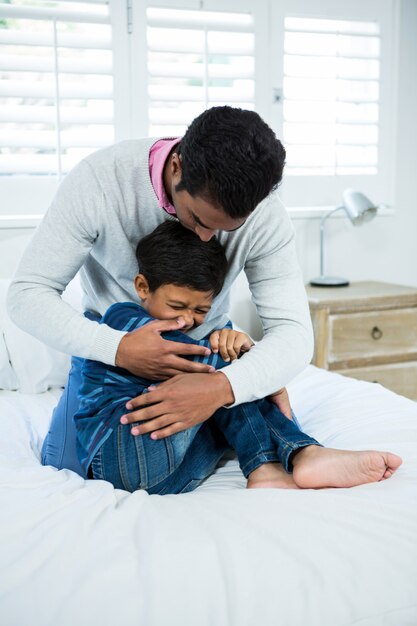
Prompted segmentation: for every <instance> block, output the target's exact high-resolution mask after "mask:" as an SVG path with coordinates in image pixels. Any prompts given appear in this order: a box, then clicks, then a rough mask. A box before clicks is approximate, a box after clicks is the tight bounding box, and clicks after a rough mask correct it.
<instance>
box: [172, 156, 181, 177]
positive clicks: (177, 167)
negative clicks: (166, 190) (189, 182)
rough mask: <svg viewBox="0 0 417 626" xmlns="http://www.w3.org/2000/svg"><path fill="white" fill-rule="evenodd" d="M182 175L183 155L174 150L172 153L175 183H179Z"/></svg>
mask: <svg viewBox="0 0 417 626" xmlns="http://www.w3.org/2000/svg"><path fill="white" fill-rule="evenodd" d="M181 176H182V160H181V155H180V154H178V152H173V153H172V155H171V177H172V178H173V179H174V181H175V183H176V184H177V183H179V181H180V180H181Z"/></svg>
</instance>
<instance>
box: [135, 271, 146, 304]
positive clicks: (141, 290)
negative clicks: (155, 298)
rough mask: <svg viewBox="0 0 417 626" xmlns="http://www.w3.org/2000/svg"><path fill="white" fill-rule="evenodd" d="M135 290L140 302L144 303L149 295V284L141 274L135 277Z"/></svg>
mask: <svg viewBox="0 0 417 626" xmlns="http://www.w3.org/2000/svg"><path fill="white" fill-rule="evenodd" d="M135 289H136V293H137V294H138V296H139V298H140V299H141V300H142V301H145V300H146V298H147V297H148V295H149V284H148V281H147V280H146V278H145V276H144V275H143V274H138V275H137V276H136V277H135Z"/></svg>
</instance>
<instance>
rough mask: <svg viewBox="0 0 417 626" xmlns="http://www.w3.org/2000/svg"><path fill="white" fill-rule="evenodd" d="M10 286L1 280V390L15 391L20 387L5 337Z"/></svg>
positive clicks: (7, 282)
mask: <svg viewBox="0 0 417 626" xmlns="http://www.w3.org/2000/svg"><path fill="white" fill-rule="evenodd" d="M8 284H9V281H5V280H0V389H8V390H10V391H14V390H15V389H17V388H18V386H19V385H18V382H17V377H16V374H15V373H14V371H13V368H12V364H11V362H10V357H9V352H8V350H7V346H6V339H5V336H4V318H5V313H6V308H5V300H6V293H7V288H8Z"/></svg>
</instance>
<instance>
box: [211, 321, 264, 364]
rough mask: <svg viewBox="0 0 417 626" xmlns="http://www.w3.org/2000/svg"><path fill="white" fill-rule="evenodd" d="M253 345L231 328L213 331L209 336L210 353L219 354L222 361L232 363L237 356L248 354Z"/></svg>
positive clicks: (247, 337) (243, 334) (242, 334)
mask: <svg viewBox="0 0 417 626" xmlns="http://www.w3.org/2000/svg"><path fill="white" fill-rule="evenodd" d="M253 345H254V344H253V341H252V339H251V338H250V337H249V336H248V335H246V334H245V333H240V332H239V331H237V330H233V329H231V328H222V329H221V330H215V331H214V332H213V333H211V335H210V347H211V349H212V352H216V353H217V352H219V353H220V356H221V357H222V359H223V360H224V361H234V360H235V359H237V357H238V356H239V354H241V353H242V352H248V350H250V349H251V347H252V346H253Z"/></svg>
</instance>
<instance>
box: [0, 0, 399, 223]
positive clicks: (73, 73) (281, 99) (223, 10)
mask: <svg viewBox="0 0 417 626" xmlns="http://www.w3.org/2000/svg"><path fill="white" fill-rule="evenodd" d="M395 7H396V0H350V1H349V3H347V2H346V1H345V0H280V2H277V1H275V0H239V2H236V0H8V2H7V3H3V4H0V48H1V50H2V64H1V68H0V104H1V109H0V193H1V194H2V204H1V208H0V219H1V215H2V214H3V215H4V214H19V213H25V214H41V213H43V212H44V210H45V208H46V207H47V206H48V204H49V202H50V200H51V198H52V196H53V194H54V191H55V189H56V185H57V183H58V182H59V179H60V178H61V177H62V176H64V175H65V173H66V172H67V171H68V170H69V169H71V168H72V167H73V166H74V165H75V164H76V163H77V162H78V161H79V160H80V159H81V158H83V157H84V156H85V155H87V154H88V153H90V152H92V151H94V150H96V149H97V148H100V147H103V146H106V145H109V144H111V143H112V142H113V141H118V140H121V139H131V138H135V137H143V136H178V135H181V134H182V133H183V132H184V131H185V129H186V127H187V125H188V124H189V123H190V122H191V121H192V119H193V118H194V117H195V116H196V115H198V114H199V113H200V112H202V111H203V110H204V109H206V108H208V107H210V106H214V105H221V104H231V105H233V106H241V107H244V108H248V109H254V110H256V111H257V112H258V113H259V114H260V115H261V116H262V117H263V118H264V119H265V121H266V122H267V123H269V125H270V126H271V127H272V128H273V129H274V131H275V132H276V134H277V136H278V137H280V138H281V139H282V140H283V142H284V144H285V146H286V149H287V167H286V172H285V177H284V181H283V184H282V186H281V196H282V198H283V200H284V202H285V204H286V205H287V206H288V207H312V206H323V205H324V206H326V205H327V206H334V205H335V203H337V202H339V199H340V197H341V194H342V191H343V190H344V189H345V188H346V187H350V186H354V187H357V188H359V189H360V190H361V191H363V192H364V193H366V194H367V195H369V197H370V198H372V199H373V200H374V201H375V202H385V203H387V204H392V203H393V171H394V167H393V159H394V154H395V152H394V145H393V135H394V133H393V130H394V111H395V107H394V105H395V91H396V90H395V72H394V69H395V60H396V59H395V45H394V44H395V39H394V36H395V32H396V31H395V29H396V14H395Z"/></svg>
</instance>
